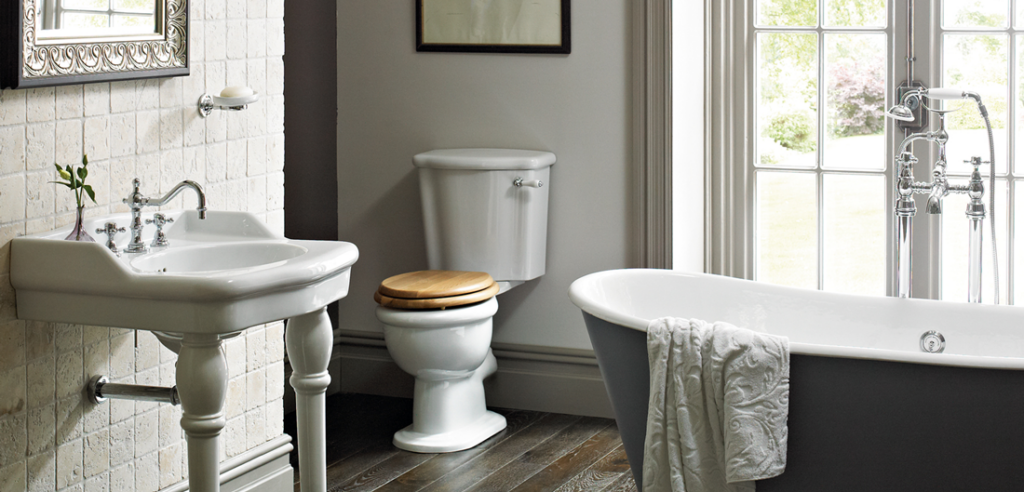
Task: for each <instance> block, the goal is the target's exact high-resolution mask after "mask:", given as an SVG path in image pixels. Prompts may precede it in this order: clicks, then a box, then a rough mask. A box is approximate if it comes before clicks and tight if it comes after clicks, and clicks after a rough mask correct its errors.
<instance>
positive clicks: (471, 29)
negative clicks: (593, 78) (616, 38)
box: [414, 0, 571, 54]
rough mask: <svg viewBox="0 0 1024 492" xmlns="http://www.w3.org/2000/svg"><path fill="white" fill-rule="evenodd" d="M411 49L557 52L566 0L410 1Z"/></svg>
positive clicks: (565, 44)
mask: <svg viewBox="0 0 1024 492" xmlns="http://www.w3.org/2000/svg"><path fill="white" fill-rule="evenodd" d="M414 1H415V2H416V51H435V52H436V51H441V52H463V53H556V54H558V53H560V54H569V53H570V52H571V48H570V44H569V39H570V36H569V26H570V24H571V22H570V17H569V2H570V0H414Z"/></svg>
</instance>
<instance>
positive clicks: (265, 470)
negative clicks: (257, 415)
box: [160, 434, 295, 492]
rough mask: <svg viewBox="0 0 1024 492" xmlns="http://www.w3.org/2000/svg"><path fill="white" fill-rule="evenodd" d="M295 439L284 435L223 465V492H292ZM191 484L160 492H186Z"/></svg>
mask: <svg viewBox="0 0 1024 492" xmlns="http://www.w3.org/2000/svg"><path fill="white" fill-rule="evenodd" d="M292 449H293V447H292V438H291V436H289V435H287V434H282V435H281V436H278V437H277V438H274V439H272V440H270V441H268V442H266V443H264V444H261V445H260V446H257V447H255V448H253V449H250V450H249V451H246V452H244V453H242V454H240V455H238V456H234V457H232V458H229V459H227V460H224V461H223V462H222V463H221V464H220V490H221V492H291V491H292V490H293V488H294V484H295V478H294V469H293V468H292V465H291V463H290V462H289V461H288V453H290V452H291V451H292ZM187 490H188V481H187V480H185V481H182V482H179V483H177V484H175V485H172V486H170V487H167V488H165V489H161V490H160V492H185V491H187Z"/></svg>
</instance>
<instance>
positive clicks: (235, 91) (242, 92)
mask: <svg viewBox="0 0 1024 492" xmlns="http://www.w3.org/2000/svg"><path fill="white" fill-rule="evenodd" d="M251 95H253V91H252V89H250V88H248V87H241V86H231V87H225V88H224V90H222V91H220V97H248V96H251Z"/></svg>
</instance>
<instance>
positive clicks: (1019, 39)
mask: <svg viewBox="0 0 1024 492" xmlns="http://www.w3.org/2000/svg"><path fill="white" fill-rule="evenodd" d="M1017 11H1018V12H1024V5H1019V6H1018V7H1017ZM1016 43H1017V60H1016V64H1017V81H1016V85H1015V89H1016V91H1017V96H1016V97H1015V98H1014V99H1015V103H1016V105H1017V112H1016V115H1017V126H1016V127H1015V128H1014V138H1015V140H1016V147H1015V148H1016V149H1017V151H1016V152H1014V156H1013V161H1014V166H1013V169H1014V173H1016V174H1018V175H1020V174H1024V160H1021V158H1020V153H1021V150H1022V149H1024V147H1021V146H1022V145H1024V71H1022V70H1024V54H1022V53H1021V50H1024V35H1021V34H1017V36H1016ZM996 150H997V151H998V149H996ZM1000 168H1001V167H1000Z"/></svg>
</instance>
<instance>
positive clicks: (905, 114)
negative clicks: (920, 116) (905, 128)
mask: <svg viewBox="0 0 1024 492" xmlns="http://www.w3.org/2000/svg"><path fill="white" fill-rule="evenodd" d="M885 115H886V116H888V117H890V118H892V119H894V120H897V121H914V112H913V111H911V110H910V108H908V107H906V106H905V105H903V104H897V105H895V106H893V107H891V108H889V110H888V111H886V112H885Z"/></svg>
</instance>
